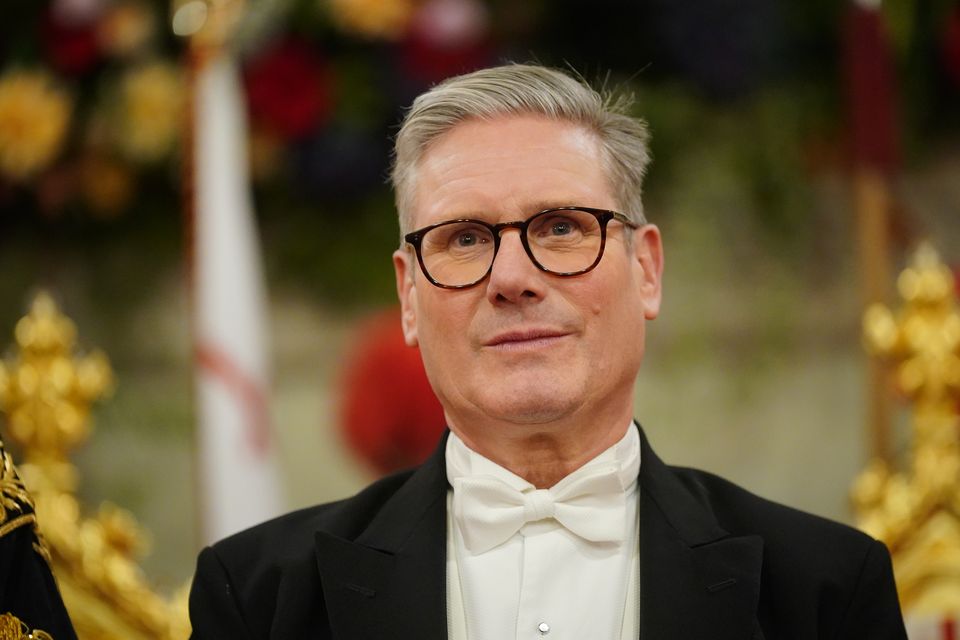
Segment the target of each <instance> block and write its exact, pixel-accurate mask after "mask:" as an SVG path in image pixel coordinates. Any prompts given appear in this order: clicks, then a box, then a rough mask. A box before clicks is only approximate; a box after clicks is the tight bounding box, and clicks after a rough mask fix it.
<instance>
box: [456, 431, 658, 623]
mask: <svg viewBox="0 0 960 640" xmlns="http://www.w3.org/2000/svg"><path fill="white" fill-rule="evenodd" d="M446 462H447V479H448V480H449V481H450V485H451V487H452V490H451V491H450V492H449V493H448V495H447V500H448V504H447V506H448V508H447V513H448V519H447V606H448V611H447V626H448V635H449V638H450V640H505V639H509V638H515V639H516V640H527V639H530V640H540V639H544V640H582V639H583V638H591V639H597V640H618V639H619V640H624V639H627V638H630V639H631V640H636V638H637V637H638V633H639V631H638V630H639V614H640V608H639V595H640V594H639V557H640V554H639V521H638V516H639V514H638V509H639V502H640V501H639V489H638V485H637V475H638V472H639V470H640V437H639V435H638V433H637V429H636V428H635V427H634V426H633V425H632V424H631V425H630V426H629V427H628V428H627V430H626V433H625V434H624V436H623V438H622V439H621V440H620V441H619V442H617V443H616V444H615V445H613V446H612V447H610V448H609V449H607V450H606V451H604V452H602V453H601V454H599V455H598V456H597V457H596V458H594V459H593V460H591V461H590V462H588V463H587V464H585V465H584V466H582V467H580V468H579V469H577V470H576V471H574V472H573V473H571V474H570V475H568V476H567V477H565V478H564V479H562V480H561V481H560V482H558V483H557V484H555V485H554V486H553V487H551V488H549V489H537V488H536V487H534V486H533V485H532V484H530V483H529V482H527V481H526V480H524V479H523V478H521V477H519V476H517V475H515V474H513V473H511V472H510V471H508V470H507V469H504V468H503V467H501V466H500V465H498V464H496V463H495V462H492V461H491V460H488V459H487V458H485V457H483V456H481V455H480V454H478V453H476V452H475V451H473V450H471V449H470V448H468V447H467V445H466V444H464V442H463V440H461V439H460V438H459V437H457V435H456V434H454V433H451V434H450V437H449V438H448V440H447V449H446Z"/></svg>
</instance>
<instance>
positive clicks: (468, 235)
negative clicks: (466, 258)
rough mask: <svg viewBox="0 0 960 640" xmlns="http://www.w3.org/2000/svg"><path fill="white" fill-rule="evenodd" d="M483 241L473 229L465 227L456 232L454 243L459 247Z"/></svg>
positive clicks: (471, 245) (470, 245)
mask: <svg viewBox="0 0 960 640" xmlns="http://www.w3.org/2000/svg"><path fill="white" fill-rule="evenodd" d="M481 242H483V239H482V238H481V237H480V236H479V235H478V234H477V232H476V231H474V230H472V229H465V230H463V231H460V232H459V233H457V234H455V235H454V237H453V244H455V245H456V246H458V247H473V246H475V245H478V244H480V243H481Z"/></svg>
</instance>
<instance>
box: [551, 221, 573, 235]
mask: <svg viewBox="0 0 960 640" xmlns="http://www.w3.org/2000/svg"><path fill="white" fill-rule="evenodd" d="M550 232H551V233H552V234H553V235H555V236H565V235H567V234H569V233H572V232H573V225H572V224H570V221H569V220H558V221H556V222H554V223H553V224H552V225H551V226H550Z"/></svg>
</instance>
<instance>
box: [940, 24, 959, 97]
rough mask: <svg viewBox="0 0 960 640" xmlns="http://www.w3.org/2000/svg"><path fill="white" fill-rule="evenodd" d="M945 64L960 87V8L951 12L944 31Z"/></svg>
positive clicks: (948, 72) (951, 77)
mask: <svg viewBox="0 0 960 640" xmlns="http://www.w3.org/2000/svg"><path fill="white" fill-rule="evenodd" d="M943 62H944V66H945V67H946V70H947V75H949V76H950V79H951V80H953V83H954V84H955V85H956V86H958V87H960V6H956V7H954V8H953V10H952V11H951V12H950V15H949V16H948V17H947V25H946V28H945V29H944V30H943Z"/></svg>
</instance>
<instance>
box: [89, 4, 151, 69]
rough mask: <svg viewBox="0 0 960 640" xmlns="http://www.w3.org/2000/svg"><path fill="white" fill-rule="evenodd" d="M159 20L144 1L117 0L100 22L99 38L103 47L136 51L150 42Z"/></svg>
mask: <svg viewBox="0 0 960 640" xmlns="http://www.w3.org/2000/svg"><path fill="white" fill-rule="evenodd" d="M156 23H157V20H156V16H155V15H154V13H153V10H152V9H151V8H150V7H149V6H148V5H147V4H146V3H144V2H141V1H139V0H134V1H132V2H123V3H120V4H115V5H113V6H112V7H110V8H109V9H108V10H107V14H106V15H105V16H104V17H103V18H102V19H101V20H100V23H99V24H98V25H97V39H98V41H99V43H100V46H101V47H102V48H103V50H104V51H107V52H109V53H112V54H113V55H115V56H129V55H133V54H136V53H138V52H140V51H142V50H143V49H144V48H146V46H147V45H148V44H149V43H150V40H151V38H152V37H153V35H154V32H155V31H156V28H157V24H156Z"/></svg>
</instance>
